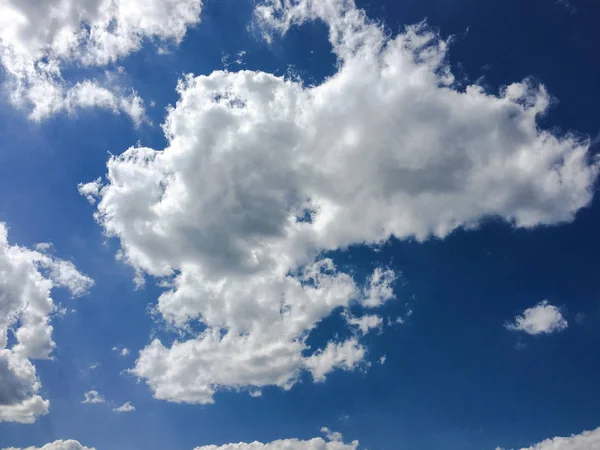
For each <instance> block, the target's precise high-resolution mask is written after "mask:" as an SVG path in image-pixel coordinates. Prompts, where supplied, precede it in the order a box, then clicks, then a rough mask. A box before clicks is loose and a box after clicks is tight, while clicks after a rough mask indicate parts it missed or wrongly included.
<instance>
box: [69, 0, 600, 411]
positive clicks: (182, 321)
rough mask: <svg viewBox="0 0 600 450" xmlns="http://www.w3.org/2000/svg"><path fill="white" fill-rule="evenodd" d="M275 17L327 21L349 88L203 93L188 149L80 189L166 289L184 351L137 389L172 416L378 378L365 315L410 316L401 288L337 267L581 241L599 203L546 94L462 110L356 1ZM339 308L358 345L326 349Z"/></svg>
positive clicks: (341, 82)
mask: <svg viewBox="0 0 600 450" xmlns="http://www.w3.org/2000/svg"><path fill="white" fill-rule="evenodd" d="M257 17H259V20H260V22H261V24H262V25H263V26H265V27H268V30H271V31H272V30H276V31H277V30H279V31H285V30H286V29H287V27H289V26H291V24H293V23H300V22H302V21H304V20H309V19H320V20H324V21H325V22H326V23H327V24H328V26H329V28H330V39H331V43H332V45H333V49H334V51H335V53H336V55H337V56H338V59H339V70H338V71H337V73H336V74H335V75H334V76H332V77H331V78H329V79H327V80H325V81H324V82H323V83H322V84H320V85H318V86H315V87H306V86H304V85H303V84H302V83H301V82H298V81H291V80H286V79H284V78H281V77H276V76H274V75H271V74H268V73H263V72H255V71H240V72H235V73H234V72H223V71H217V72H213V73H212V74H210V75H208V76H198V77H194V76H191V75H190V76H188V77H186V78H185V79H183V80H182V81H181V82H180V84H179V86H178V92H179V94H180V100H179V102H178V103H177V105H176V106H175V107H174V108H173V109H171V110H170V112H169V114H168V117H167V119H166V122H165V124H164V131H165V134H166V137H167V139H168V146H167V147H166V148H165V149H164V150H154V149H151V148H144V147H134V148H130V149H128V150H127V151H126V152H124V153H123V154H121V155H120V156H115V157H112V158H111V159H110V160H109V161H108V163H107V169H108V173H107V175H106V181H105V182H104V183H103V185H100V184H99V182H98V180H96V181H94V182H92V183H91V184H88V185H84V184H82V185H80V191H81V193H82V194H83V195H85V196H86V197H87V198H88V200H90V201H91V202H95V201H97V202H98V203H97V213H96V219H97V221H98V222H99V223H100V224H101V225H102V227H103V228H104V229H105V231H106V233H107V234H108V235H109V236H113V237H116V238H118V239H119V240H120V243H121V251H120V257H121V258H123V260H124V261H126V262H127V263H129V264H130V265H131V266H132V267H134V268H135V270H136V273H137V276H136V280H137V282H138V283H140V284H142V283H143V281H144V277H145V276H146V275H150V276H152V277H157V278H158V279H159V281H160V284H161V286H164V287H166V290H165V292H164V293H163V294H162V295H161V296H160V298H159V300H158V305H157V311H158V312H159V313H160V314H161V315H162V317H163V318H164V319H165V321H166V322H167V323H168V325H170V326H172V327H174V328H175V329H179V330H180V332H181V336H183V337H182V338H180V339H179V340H178V341H176V342H175V343H173V344H171V345H165V344H164V343H163V342H161V341H160V340H158V339H157V340H154V341H153V342H152V343H151V344H150V345H149V346H148V347H146V348H145V349H144V350H142V352H141V353H140V355H139V358H138V360H137V362H136V366H135V367H134V368H133V370H132V373H134V374H135V375H137V376H139V377H142V378H144V379H145V380H146V381H147V383H148V384H149V385H150V386H151V388H152V390H153V391H154V394H155V396H156V397H157V398H162V399H167V400H171V401H177V402H193V403H208V402H212V401H213V394H214V393H215V392H216V391H217V390H218V389H224V388H233V389H242V388H250V387H253V389H255V388H260V387H261V386H265V385H277V386H282V387H284V388H288V387H290V386H292V385H293V384H294V383H295V382H296V381H297V380H298V377H299V375H300V373H301V372H302V371H303V370H308V371H310V372H311V373H312V376H313V378H314V379H315V380H317V381H322V380H323V379H324V378H325V376H326V374H327V373H329V372H330V371H331V370H333V369H334V368H336V367H338V368H343V369H347V370H349V369H353V368H356V367H359V366H360V365H361V364H363V363H364V362H365V355H366V351H367V349H366V348H364V346H363V344H361V341H360V339H361V338H360V336H359V333H358V332H356V331H357V330H362V332H367V331H369V329H372V328H373V327H377V326H378V324H379V323H381V321H380V320H379V318H378V317H377V315H375V314H373V313H368V314H369V316H373V317H369V318H361V317H356V316H354V315H352V314H349V313H348V312H347V308H348V307H349V306H350V305H352V304H356V305H360V306H362V309H363V310H371V309H375V308H377V307H378V306H381V305H382V304H383V303H385V302H386V301H389V300H390V299H392V298H393V297H394V294H393V288H392V285H393V282H394V280H395V277H396V274H394V272H393V271H391V270H387V269H385V268H376V269H375V270H374V272H373V273H372V274H371V275H370V277H368V278H367V280H366V282H365V283H363V282H362V281H356V280H354V279H353V278H352V277H351V276H350V275H349V274H346V273H343V272H341V271H339V270H338V269H337V268H336V266H335V264H334V262H333V261H332V260H330V259H328V258H324V257H322V256H320V255H322V252H324V251H328V250H335V249H340V248H345V247H347V246H349V245H353V244H363V243H367V244H369V243H381V242H384V241H386V240H387V239H389V238H390V237H391V236H395V237H397V238H400V239H405V238H411V237H414V238H416V239H419V240H422V239H426V238H428V237H429V236H437V237H440V238H443V237H444V236H446V235H447V234H448V233H450V232H452V231H453V230H454V229H456V228H459V227H463V228H471V227H475V226H477V225H478V224H479V222H480V221H481V220H482V219H484V218H486V217H499V218H501V219H504V220H505V221H507V222H509V223H511V224H513V225H514V226H516V227H524V228H532V227H536V226H539V225H552V224H558V223H563V222H569V221H571V220H573V218H574V216H575V214H576V212H577V211H578V210H579V209H580V208H583V207H585V206H586V205H588V204H589V203H590V201H591V199H592V188H593V185H594V182H595V180H596V178H597V175H598V162H597V161H592V160H591V156H590V154H589V153H588V150H589V140H587V139H583V138H579V137H577V136H576V135H574V134H567V135H564V136H557V135H555V134H553V133H552V132H550V131H547V130H542V129H540V128H539V127H538V123H537V118H538V116H539V115H540V114H543V113H544V112H545V111H546V109H547V107H548V105H549V102H550V98H549V96H548V94H547V93H546V91H545V90H544V88H543V87H542V86H536V85H535V84H533V83H531V82H527V81H525V82H521V83H515V84H512V85H510V86H508V87H506V89H504V90H503V91H502V92H501V93H500V94H498V95H494V94H491V93H487V92H485V91H484V90H483V89H482V88H481V87H479V86H474V85H473V86H468V87H467V88H466V89H464V90H458V89H457V88H455V87H454V86H453V85H452V80H453V78H452V74H451V73H450V70H449V68H448V67H447V65H446V63H445V56H446V49H447V44H446V42H444V41H443V40H441V39H440V38H439V37H438V36H437V35H436V34H435V33H434V32H432V31H431V30H429V29H428V28H427V27H425V26H417V27H411V28H408V29H407V30H406V31H405V32H404V33H401V34H399V35H398V36H396V37H394V38H390V37H388V36H386V35H385V33H384V32H383V31H382V28H381V27H380V26H379V25H378V24H375V23H372V22H370V21H369V20H368V19H367V18H366V17H365V15H364V13H363V12H362V11H360V10H357V9H356V8H355V7H354V4H353V3H352V2H348V1H346V2H342V1H334V0H329V1H322V2H300V3H294V4H287V5H284V6H282V5H281V4H279V5H278V4H269V5H263V6H262V7H260V8H259V9H257ZM338 308H339V309H341V310H346V312H345V313H344V317H346V318H347V320H348V321H349V325H350V329H353V330H355V332H354V334H353V336H351V337H350V338H348V339H347V340H332V341H329V342H327V343H326V345H325V346H324V347H323V348H321V349H316V348H308V346H307V344H306V340H307V336H308V335H309V334H310V333H311V330H313V329H314V328H315V327H316V326H317V324H318V323H319V322H320V321H321V320H322V319H323V318H325V317H327V316H329V315H331V314H332V312H333V311H334V310H335V309H338ZM365 312H367V311H365ZM198 322H199V323H200V324H201V326H202V327H201V328H200V329H202V330H203V331H201V332H198V331H197V330H198V327H197V324H198ZM357 325H358V327H357ZM195 330H196V331H195ZM186 333H187V334H186ZM252 392H256V391H255V390H252Z"/></svg>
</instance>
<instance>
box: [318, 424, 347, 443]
mask: <svg viewBox="0 0 600 450" xmlns="http://www.w3.org/2000/svg"><path fill="white" fill-rule="evenodd" d="M321 433H323V434H325V436H326V437H327V439H329V440H330V441H337V442H339V441H341V440H342V439H343V438H344V437H343V436H342V433H340V432H339V431H331V430H330V429H329V428H327V427H321Z"/></svg>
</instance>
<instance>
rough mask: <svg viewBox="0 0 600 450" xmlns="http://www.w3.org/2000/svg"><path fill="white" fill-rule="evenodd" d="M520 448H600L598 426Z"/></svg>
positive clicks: (589, 449) (593, 449)
mask: <svg viewBox="0 0 600 450" xmlns="http://www.w3.org/2000/svg"><path fill="white" fill-rule="evenodd" d="M499 450H501V449H499ZM521 450H600V428H596V429H595V430H593V431H584V432H583V433H581V434H577V435H571V436H570V437H555V438H550V439H546V440H544V441H542V442H540V443H538V444H534V445H532V446H531V447H527V448H522V449H521Z"/></svg>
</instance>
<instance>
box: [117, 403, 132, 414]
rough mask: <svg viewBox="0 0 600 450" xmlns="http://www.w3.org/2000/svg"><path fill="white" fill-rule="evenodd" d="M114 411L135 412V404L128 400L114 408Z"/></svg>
mask: <svg viewBox="0 0 600 450" xmlns="http://www.w3.org/2000/svg"><path fill="white" fill-rule="evenodd" d="M113 411H116V412H133V411H135V406H133V405H132V404H131V402H126V403H123V404H122V405H121V406H119V407H118V408H113Z"/></svg>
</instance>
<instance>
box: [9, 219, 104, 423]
mask: <svg viewBox="0 0 600 450" xmlns="http://www.w3.org/2000/svg"><path fill="white" fill-rule="evenodd" d="M37 249H38V251H35V250H30V249H28V248H25V247H20V246H18V245H11V244H9V243H8V229H7V226H6V224H4V223H1V222H0V379H1V380H3V381H2V383H0V422H4V421H14V422H22V423H32V422H34V421H35V418H36V417H37V416H40V415H45V414H47V413H48V407H49V404H50V402H49V401H48V400H44V399H42V397H40V396H39V395H38V392H39V390H40V387H41V384H40V381H39V379H38V377H37V374H36V370H35V366H34V365H33V364H32V363H31V361H30V360H31V359H49V358H51V353H52V351H53V350H54V348H55V347H56V344H55V343H54V341H53V339H52V331H53V327H52V325H51V323H50V322H51V318H52V316H53V315H55V312H56V311H58V309H57V306H56V305H55V304H54V302H53V300H52V297H51V296H50V293H51V290H52V289H53V288H55V287H66V288H67V289H69V290H70V291H71V293H72V294H73V295H74V296H79V295H83V294H85V293H86V292H87V291H88V289H89V288H90V287H91V286H92V285H93V281H92V279H91V278H89V277H87V276H85V275H82V274H81V273H79V272H78V271H77V269H76V268H75V266H74V265H73V264H72V263H71V262H69V261H63V260H60V259H57V258H53V257H51V256H49V255H48V254H46V253H44V250H48V249H50V247H44V246H41V247H40V246H37ZM9 333H12V335H13V336H14V338H15V343H14V344H13V345H12V346H10V347H9V339H8V338H9Z"/></svg>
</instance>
